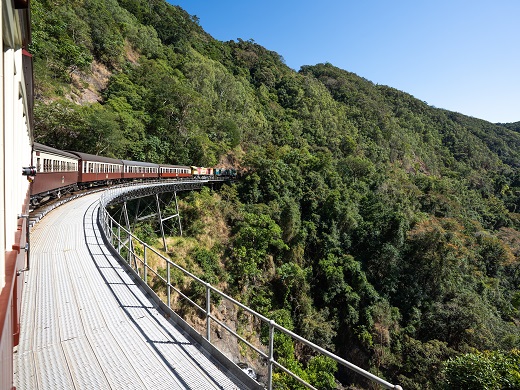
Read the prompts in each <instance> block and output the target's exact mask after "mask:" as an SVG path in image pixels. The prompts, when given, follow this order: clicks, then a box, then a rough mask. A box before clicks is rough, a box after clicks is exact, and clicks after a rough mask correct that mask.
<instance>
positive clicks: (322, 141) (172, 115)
mask: <svg viewBox="0 0 520 390" xmlns="http://www.w3.org/2000/svg"><path fill="white" fill-rule="evenodd" d="M31 8H32V10H31V12H32V23H33V27H32V28H33V30H32V44H31V46H30V51H31V53H32V54H33V56H34V85H35V99H36V100H35V109H34V110H35V112H34V114H35V140H36V141H37V142H40V143H43V144H46V145H49V146H53V147H56V148H59V149H64V150H78V151H82V152H86V153H93V154H101V155H105V156H109V157H118V158H125V159H131V160H141V161H150V162H156V163H171V164H185V165H199V166H217V165H219V166H223V167H230V168H234V169H236V170H237V171H238V172H239V173H240V180H238V181H237V183H236V184H234V185H229V186H224V187H223V188H222V190H220V191H215V192H213V191H209V190H204V191H202V192H196V193H192V194H190V195H189V196H187V197H186V198H185V199H183V202H182V205H181V206H182V209H183V211H182V212H183V213H184V214H183V215H189V218H185V220H187V222H185V223H187V224H188V225H187V226H186V233H187V235H188V236H189V237H195V238H198V240H197V245H196V246H195V247H193V248H192V249H191V250H190V251H188V252H187V253H186V256H187V257H186V258H184V259H183V261H184V262H185V264H188V265H189V266H190V267H191V268H192V270H194V272H198V273H199V274H200V276H201V277H203V278H205V279H206V280H207V281H209V282H211V283H213V284H215V285H217V286H221V287H222V288H224V289H225V292H226V293H228V294H230V295H232V296H234V297H236V298H237V299H238V300H240V301H241V302H243V303H245V304H247V305H248V306H250V307H252V308H253V309H255V310H256V311H258V312H259V313H262V314H264V315H266V316H268V317H270V318H274V319H275V320H276V322H277V323H278V324H281V325H283V326H285V327H286V328H288V329H291V330H293V331H294V332H296V333H298V334H300V335H301V336H303V337H305V338H307V339H309V340H311V341H313V342H315V343H316V344H318V345H320V346H323V347H325V348H327V349H329V350H330V351H332V352H334V353H336V354H338V355H340V356H342V357H344V358H345V359H347V360H349V361H351V362H353V363H354V364H357V365H359V366H361V367H363V368H365V369H367V370H370V371H371V372H373V373H375V374H377V375H380V376H382V377H384V378H385V379H387V380H389V381H391V382H392V383H396V384H400V385H401V386H403V388H404V389H519V388H520V368H519V367H520V351H519V349H518V348H519V346H520V122H516V123H507V124H493V123H489V122H486V121H484V120H480V119H476V118H473V117H468V116H465V115H462V114H459V113H456V112H450V111H447V110H443V109H438V108H434V107H432V106H430V105H428V104H427V103H425V102H423V101H420V100H418V99H416V98H414V97H413V96H411V95H410V94H407V93H406V92H403V91H399V90H397V89H394V88H392V87H389V86H385V85H376V84H374V83H372V82H370V81H369V80H366V79H364V78H363V77H360V76H358V75H356V74H354V73H351V72H348V71H346V70H342V69H339V68H337V67H335V66H334V65H333V64H330V63H325V64H315V65H305V66H302V67H301V69H300V70H299V71H294V70H292V69H290V68H289V67H288V66H286V65H285V63H284V60H283V58H282V57H281V56H280V55H279V54H277V53H276V52H273V51H270V50H269V49H267V48H264V47H262V46H260V45H258V44H256V43H254V41H253V40H242V39H237V41H228V42H221V41H218V40H215V39H213V38H212V37H211V36H210V35H209V34H207V33H206V32H205V31H204V30H203V28H202V27H201V26H200V25H199V23H198V19H197V18H196V17H195V16H191V15H189V14H188V13H186V12H185V11H184V10H183V9H181V8H180V7H176V6H172V5H169V4H168V3H166V2H165V1H164V0H147V1H144V0H69V1H64V0H32V1H31ZM519 119H520V118H519ZM143 231H147V230H146V229H145V228H143ZM208 237H211V239H209V238H208ZM277 342H280V343H283V340H278V341H277ZM282 350H283V351H285V353H286V355H285V356H282V355H280V356H277V358H278V359H279V360H280V361H285V362H288V364H294V365H295V366H296V365H298V366H299V367H301V370H302V372H306V373H307V374H304V375H307V376H308V378H311V379H312V378H314V377H316V381H315V382H314V383H315V385H316V386H317V387H318V388H320V389H333V388H336V387H340V388H349V389H360V388H371V387H370V385H369V384H368V383H366V382H363V380H361V379H359V378H356V379H353V378H350V379H348V378H347V379H345V374H344V373H342V372H341V371H338V370H337V369H336V368H334V367H329V368H328V369H327V370H328V372H327V374H329V375H325V376H319V375H315V373H313V370H315V367H313V366H312V365H309V364H306V363H307V362H308V357H306V356H299V355H298V353H295V351H294V350H291V348H285V349H282ZM313 375H314V376H313ZM333 375H335V378H334V377H333ZM340 382H342V385H340V384H339V383H340ZM341 386H342V387H341ZM277 388H278V389H293V388H298V387H297V386H296V385H294V383H292V382H290V381H287V380H284V379H283V378H279V379H278V383H277Z"/></svg>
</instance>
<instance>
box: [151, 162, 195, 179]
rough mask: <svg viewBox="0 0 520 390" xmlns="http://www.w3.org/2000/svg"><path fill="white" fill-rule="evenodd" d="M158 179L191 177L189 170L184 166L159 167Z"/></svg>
mask: <svg viewBox="0 0 520 390" xmlns="http://www.w3.org/2000/svg"><path fill="white" fill-rule="evenodd" d="M159 177H160V178H162V179H184V178H189V177H192V174H191V168H190V167H188V166H184V165H160V166H159Z"/></svg>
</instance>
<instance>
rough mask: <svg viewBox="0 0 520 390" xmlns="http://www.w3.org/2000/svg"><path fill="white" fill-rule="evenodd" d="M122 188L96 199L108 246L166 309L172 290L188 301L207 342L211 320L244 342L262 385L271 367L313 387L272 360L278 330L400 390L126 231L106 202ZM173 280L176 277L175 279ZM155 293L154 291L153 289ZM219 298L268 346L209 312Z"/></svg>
mask: <svg viewBox="0 0 520 390" xmlns="http://www.w3.org/2000/svg"><path fill="white" fill-rule="evenodd" d="M121 190H123V191H124V189H111V190H110V191H107V193H106V194H105V195H104V196H102V197H101V201H100V210H99V222H100V225H101V227H102V230H103V233H104V234H105V238H106V239H107V241H108V242H109V243H110V244H111V245H112V247H113V248H114V249H115V250H116V251H117V253H118V254H119V255H120V256H121V258H122V259H124V260H125V261H126V262H127V264H128V265H129V266H130V267H131V268H132V269H133V270H134V271H135V273H136V274H137V275H139V277H140V278H141V279H142V280H143V281H144V282H145V283H146V284H147V285H148V286H149V287H151V286H150V285H149V283H150V282H151V281H153V282H154V285H155V286H157V282H160V283H163V284H164V287H163V291H164V292H163V294H165V295H166V296H165V300H166V302H164V298H163V302H164V303H165V304H166V305H167V306H168V308H170V309H172V294H173V293H176V294H178V296H179V297H182V299H184V300H185V301H186V302H188V303H189V304H190V305H191V306H192V307H193V308H195V309H196V310H197V311H198V312H199V313H200V314H202V317H203V318H205V324H206V329H205V330H206V332H205V338H206V340H207V341H208V342H209V343H212V341H211V331H212V326H213V325H212V323H213V322H214V323H215V324H217V325H218V326H220V327H222V328H223V329H225V330H226V331H227V332H228V333H229V334H231V335H232V336H233V337H235V338H236V339H237V340H239V341H240V342H242V343H244V344H245V345H247V346H248V347H249V348H251V349H252V350H253V351H255V352H256V353H257V354H258V355H259V356H260V358H261V359H263V360H264V361H266V362H267V378H266V379H267V380H266V383H265V386H266V387H267V389H269V390H272V388H273V372H274V369H275V368H276V369H279V370H281V371H283V372H285V373H286V374H288V375H290V376H291V377H292V378H294V379H295V380H296V381H298V382H299V383H301V384H302V385H303V386H305V387H307V388H309V389H314V390H317V389H316V388H315V387H314V386H313V385H312V384H310V383H308V382H307V381H305V380H304V379H302V378H301V377H299V376H298V375H297V374H296V373H294V372H292V371H291V370H290V369H289V368H287V367H285V366H284V365H283V364H281V363H280V362H278V361H277V360H276V359H275V355H276V353H275V352H276V351H275V350H274V348H275V345H274V338H275V332H280V333H282V334H285V335H286V336H289V337H290V338H292V339H293V340H296V341H298V342H299V343H301V344H303V345H305V346H307V347H309V348H311V349H312V350H314V351H315V352H316V353H317V354H320V355H322V356H326V357H328V358H330V359H332V360H333V361H335V362H337V363H338V364H340V365H342V366H344V367H346V368H348V369H350V370H352V371H354V372H356V373H358V374H360V375H362V376H364V377H365V378H367V379H369V380H370V381H372V382H375V383H377V384H379V385H381V386H383V387H384V388H387V389H396V390H402V388H401V386H399V385H393V384H391V383H389V382H387V381H386V380H384V379H382V378H380V377H378V376H376V375H374V374H372V373H370V372H368V371H366V370H364V369H362V368H360V367H358V366H356V365H354V364H352V363H350V362H348V361H347V360H345V359H343V358H341V357H339V356H337V355H335V354H333V353H331V352H329V351H327V350H325V349H323V348H321V347H320V346H318V345H316V344H314V343H312V342H310V341H308V340H306V339H304V338H303V337H301V336H299V335H297V334H296V333H294V332H292V331H290V330H288V329H286V328H284V327H282V326H280V325H278V324H276V322H275V321H273V320H272V319H269V318H267V317H265V316H263V315H262V314H260V313H257V312H256V311H254V310H252V309H250V308H249V307H247V306H245V305H243V304H242V303H240V302H239V301H237V300H236V299H234V298H232V297H230V296H228V295H227V294H225V293H223V292H222V291H220V290H218V289H217V288H215V287H213V286H212V285H211V284H209V283H207V282H205V281H204V280H202V279H200V278H199V277H197V276H196V275H194V274H193V273H191V272H189V271H187V270H185V269H184V268H182V267H181V266H179V265H177V264H176V263H174V262H173V261H172V260H171V259H168V258H167V257H165V256H164V255H163V254H161V253H160V252H159V251H158V250H156V249H154V248H153V247H151V246H150V245H148V244H147V243H145V242H143V241H142V240H140V239H139V238H138V237H136V236H135V235H133V234H132V233H131V232H130V231H129V230H127V229H126V228H125V227H124V226H121V225H120V224H119V223H118V222H117V221H116V220H115V219H114V218H113V217H112V216H111V215H110V213H109V212H108V211H107V208H106V207H107V205H109V203H110V201H111V199H113V198H115V197H116V196H117V194H118V193H119V192H120V191H121ZM151 256H153V257H154V258H155V259H160V260H161V261H162V262H163V264H164V268H162V267H158V266H156V267H155V268H154V267H151V266H150V257H151ZM160 268H162V269H163V270H164V269H165V271H166V273H165V275H161V273H160V272H159V271H158V269H160ZM173 270H176V271H178V272H179V273H181V274H182V275H183V277H184V278H188V279H189V280H191V281H193V282H194V283H195V284H196V285H197V286H198V287H199V288H202V289H203V290H204V291H205V303H204V304H199V303H197V302H196V301H195V300H194V299H192V298H190V297H189V296H187V295H186V294H185V293H184V292H183V291H182V290H181V288H180V287H179V286H178V285H175V284H174V283H172V271H173ZM176 279H177V278H176ZM155 292H156V293H157V291H155ZM221 300H226V301H227V302H229V303H231V304H233V305H234V306H235V307H238V308H240V309H241V310H243V311H244V312H245V313H247V314H248V315H249V316H251V317H252V318H254V319H256V320H257V321H259V322H260V323H261V324H262V325H263V326H267V327H268V329H269V338H268V343H267V344H268V345H267V346H265V348H266V350H262V349H260V348H259V347H257V346H256V345H254V344H253V343H252V342H250V341H249V340H247V339H246V338H245V337H243V336H241V335H240V334H238V333H237V332H236V331H235V330H233V329H232V328H231V327H230V326H228V325H227V324H226V323H224V322H223V321H221V320H220V319H219V318H217V317H216V316H215V315H214V314H213V313H212V310H211V308H212V307H213V308H215V307H216V306H217V303H219V302H221Z"/></svg>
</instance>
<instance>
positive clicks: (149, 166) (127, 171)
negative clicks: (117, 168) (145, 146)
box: [121, 160, 159, 180]
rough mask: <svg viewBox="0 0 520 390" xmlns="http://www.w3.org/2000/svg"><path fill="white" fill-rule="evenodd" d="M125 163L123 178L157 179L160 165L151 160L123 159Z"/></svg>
mask: <svg viewBox="0 0 520 390" xmlns="http://www.w3.org/2000/svg"><path fill="white" fill-rule="evenodd" d="M121 161H122V162H123V165H124V169H123V179H125V180H126V179H157V178H158V177H159V165H158V164H153V163H149V162H141V161H129V160H121Z"/></svg>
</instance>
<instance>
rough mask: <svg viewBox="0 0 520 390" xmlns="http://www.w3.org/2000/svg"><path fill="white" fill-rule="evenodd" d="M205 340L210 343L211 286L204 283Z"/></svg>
mask: <svg viewBox="0 0 520 390" xmlns="http://www.w3.org/2000/svg"><path fill="white" fill-rule="evenodd" d="M206 340H208V342H211V284H209V283H206Z"/></svg>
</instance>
